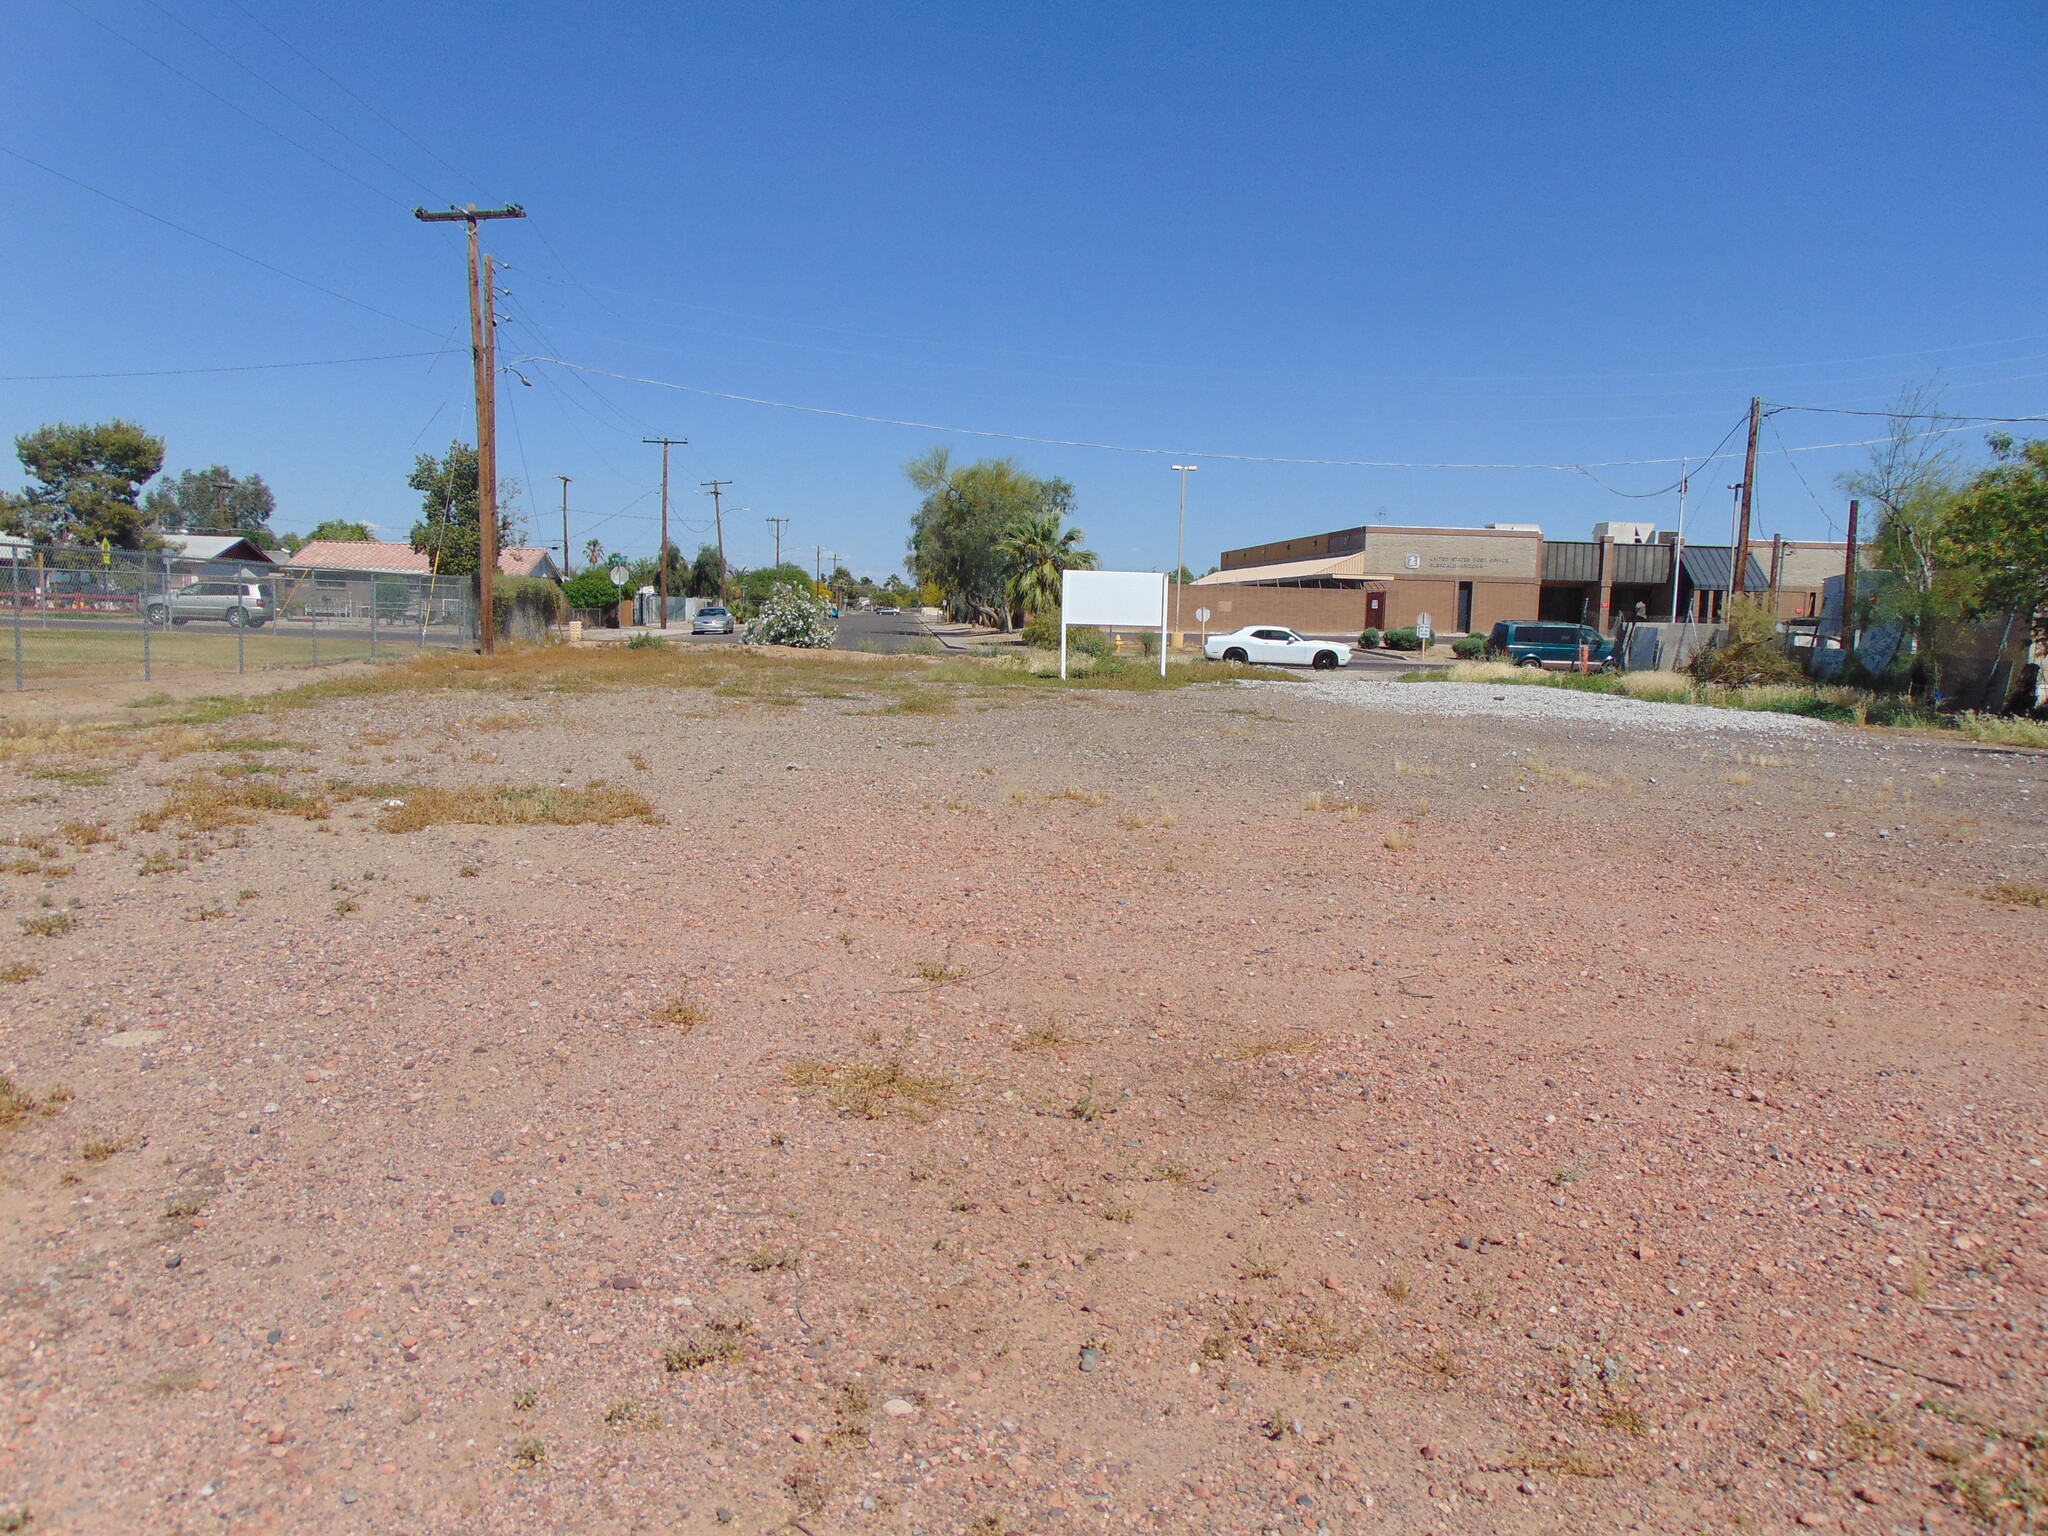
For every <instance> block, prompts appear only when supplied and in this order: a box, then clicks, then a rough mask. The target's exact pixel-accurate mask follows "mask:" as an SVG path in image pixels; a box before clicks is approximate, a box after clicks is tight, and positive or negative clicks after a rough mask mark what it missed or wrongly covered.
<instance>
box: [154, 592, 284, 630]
mask: <svg viewBox="0 0 2048 1536" xmlns="http://www.w3.org/2000/svg"><path fill="white" fill-rule="evenodd" d="M275 611H276V609H275V605H273V604H272V602H271V600H270V594H269V593H268V592H265V591H264V590H263V588H262V587H261V586H260V585H259V584H257V583H256V582H253V581H195V582H193V583H192V584H191V585H190V586H188V587H180V588H179V589H178V590H177V591H176V592H173V593H171V594H170V595H169V596H168V597H159V598H156V599H154V600H152V601H151V603H150V605H149V609H148V615H149V622H150V623H152V624H183V623H185V622H186V621H187V620H190V619H223V620H225V621H226V622H228V623H230V624H234V625H243V624H246V625H248V626H249V627H250V628H251V629H256V628H260V627H261V626H262V625H264V624H267V623H269V622H270V620H271V618H272V616H273V615H274V613H275Z"/></svg>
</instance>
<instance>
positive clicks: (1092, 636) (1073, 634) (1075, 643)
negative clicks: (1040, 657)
mask: <svg viewBox="0 0 2048 1536" xmlns="http://www.w3.org/2000/svg"><path fill="white" fill-rule="evenodd" d="M1152 638H1153V640H1154V642H1155V643H1156V642H1157V641H1158V638H1159V637H1158V636H1157V635H1154V636H1153V637H1152ZM1024 643H1025V644H1026V645H1029V646H1036V647H1037V648H1038V649H1039V650H1041V651H1056V650H1058V649H1059V648H1060V616H1059V612H1058V610H1057V609H1055V610H1054V611H1053V612H1051V613H1034V614H1033V615H1032V616H1031V622H1030V623H1028V624H1026V625H1025V626H1024ZM1067 649H1068V650H1069V651H1078V652H1080V653H1081V654H1082V655H1084V656H1094V657H1096V658H1098V659H1100V658H1102V657H1105V656H1114V655H1115V654H1116V642H1115V641H1114V640H1112V639H1110V638H1109V636H1108V635H1105V634H1104V633H1103V632H1102V631H1101V630H1099V629H1097V628H1096V627H1095V626H1094V625H1093V624H1076V625H1075V626H1074V627H1073V628H1071V629H1069V630H1068V631H1067ZM1147 654H1151V653H1150V652H1148V653H1147Z"/></svg>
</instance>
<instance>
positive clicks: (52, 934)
mask: <svg viewBox="0 0 2048 1536" xmlns="http://www.w3.org/2000/svg"><path fill="white" fill-rule="evenodd" d="M77 926H78V919H77V918H75V917H73V916H72V915H71V914H70V913H69V912H50V913H47V914H45V915H44V916H42V917H24V918H23V919H21V931H22V932H23V933H25V934H27V935H28V936H29V937H30V938H35V939H61V938H62V937H63V936H64V935H65V934H67V933H69V932H71V930H72V929H74V928H76V927H77Z"/></svg>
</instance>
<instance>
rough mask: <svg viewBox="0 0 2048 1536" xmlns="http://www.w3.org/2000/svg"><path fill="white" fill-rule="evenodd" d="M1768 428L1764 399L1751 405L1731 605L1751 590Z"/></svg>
mask: <svg viewBox="0 0 2048 1536" xmlns="http://www.w3.org/2000/svg"><path fill="white" fill-rule="evenodd" d="M1763 424H1764V402H1763V397H1762V396H1761V395H1752V396H1751V397H1750V401H1749V453H1748V455H1747V457H1745V458H1744V460H1743V462H1742V512H1741V516H1740V518H1739V519H1738V522H1737V529H1736V534H1735V547H1734V548H1733V549H1731V550H1730V551H1729V552H1728V553H1729V554H1730V555H1731V556H1732V557H1733V565H1732V567H1731V569H1730V570H1729V573H1728V601H1729V602H1731V603H1732V602H1734V601H1735V599H1736V598H1738V597H1740V596H1741V595H1742V594H1743V592H1744V591H1745V590H1747V588H1748V586H1749V519H1750V513H1751V511H1752V509H1753V508H1754V507H1755V505H1756V434H1757V431H1758V429H1759V428H1760V427H1762V426H1763Z"/></svg>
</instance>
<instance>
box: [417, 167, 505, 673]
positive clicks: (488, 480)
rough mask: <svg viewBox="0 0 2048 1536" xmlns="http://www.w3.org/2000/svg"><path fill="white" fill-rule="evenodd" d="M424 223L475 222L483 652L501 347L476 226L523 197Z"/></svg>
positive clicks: (423, 218)
mask: <svg viewBox="0 0 2048 1536" xmlns="http://www.w3.org/2000/svg"><path fill="white" fill-rule="evenodd" d="M412 216H413V217H414V218H416V219H418V220H419V221H420V222H421V223H422V224H458V223H459V224H465V225H467V226H468V228H469V352H470V359H471V362H472V364H473V365H474V368H475V372H476V523H477V540H476V543H477V602H478V605H479V607H480V608H481V610H482V611H481V612H480V613H479V614H478V616H477V617H478V624H477V633H478V638H479V641H480V646H481V649H482V651H483V653H484V654H485V655H486V656H488V655H490V654H491V653H492V652H493V651H495V650H496V649H497V621H496V618H495V616H494V615H493V614H492V612H491V578H492V577H493V576H495V575H496V574H497V571H498V397H497V382H498V347H497V337H496V335H495V334H494V332H495V331H496V329H497V326H496V321H495V319H494V316H493V309H494V306H493V304H492V294H491V259H490V258H489V257H488V256H484V257H481V259H480V258H479V254H478V250H477V238H476V227H477V225H478V224H480V223H482V222H483V221H484V220H486V219H523V218H525V217H526V210H525V209H524V208H522V207H520V206H519V205H518V204H517V203H513V204H511V205H510V206H509V207H505V208H479V207H477V206H476V205H475V204H474V203H472V204H470V205H469V206H468V207H467V208H450V209H448V210H447V211H446V212H445V213H429V212H427V210H426V209H424V208H415V209H413V211H412Z"/></svg>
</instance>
